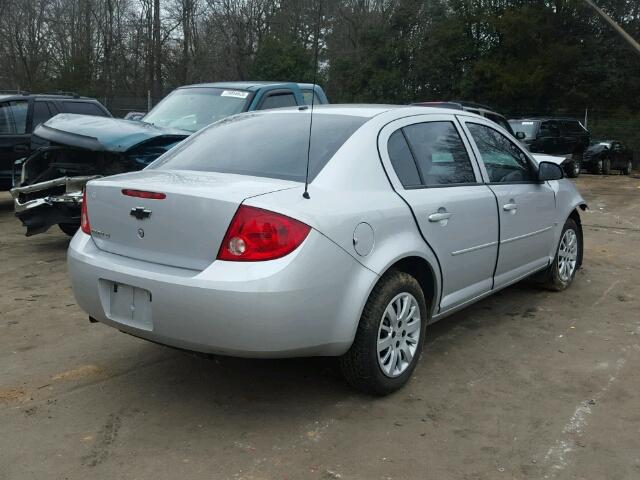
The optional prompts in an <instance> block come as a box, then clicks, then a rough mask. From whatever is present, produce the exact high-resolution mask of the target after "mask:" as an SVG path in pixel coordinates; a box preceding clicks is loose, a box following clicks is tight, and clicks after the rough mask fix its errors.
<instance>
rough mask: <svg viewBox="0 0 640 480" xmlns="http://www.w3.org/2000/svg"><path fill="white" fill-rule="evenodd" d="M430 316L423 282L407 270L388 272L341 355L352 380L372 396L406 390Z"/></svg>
mask: <svg viewBox="0 0 640 480" xmlns="http://www.w3.org/2000/svg"><path fill="white" fill-rule="evenodd" d="M405 300H406V301H405ZM427 318H428V317H427V305H426V302H425V299H424V294H423V292H422V289H421V288H420V284H419V283H418V281H417V280H416V279H415V278H414V277H412V276H411V275H409V274H408V273H405V272H398V271H394V270H392V271H390V272H387V273H386V274H385V275H384V276H383V277H382V278H381V279H380V280H379V281H378V284H377V285H376V286H375V287H374V289H373V291H372V292H371V295H370V296H369V299H368V300H367V303H366V305H365V307H364V310H363V312H362V316H361V317H360V323H359V324H358V330H357V332H356V337H355V339H354V341H353V344H352V345H351V348H350V349H349V351H348V352H347V353H345V354H344V355H343V356H342V357H340V368H341V370H342V374H343V375H344V377H345V379H346V380H347V382H348V383H349V384H350V385H351V386H352V387H354V388H356V389H358V390H360V391H362V392H365V393H369V394H373V395H388V394H389V393H392V392H394V391H396V390H398V389H399V388H401V387H402V386H403V385H404V384H405V383H407V381H408V380H409V378H410V377H411V374H412V373H413V371H414V369H415V368H416V365H417V363H418V359H419V358H420V352H421V350H422V345H423V343H424V337H425V329H426V324H427Z"/></svg>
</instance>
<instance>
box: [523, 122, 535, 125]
mask: <svg viewBox="0 0 640 480" xmlns="http://www.w3.org/2000/svg"><path fill="white" fill-rule="evenodd" d="M522 125H533V122H522Z"/></svg>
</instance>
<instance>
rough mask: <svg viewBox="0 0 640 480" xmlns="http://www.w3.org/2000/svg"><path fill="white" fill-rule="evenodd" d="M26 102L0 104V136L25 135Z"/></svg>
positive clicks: (27, 104) (27, 105)
mask: <svg viewBox="0 0 640 480" xmlns="http://www.w3.org/2000/svg"><path fill="white" fill-rule="evenodd" d="M28 109H29V102H28V101H27V100H17V101H14V102H5V103H1V104H0V134H5V135H7V134H9V135H10V134H14V135H16V134H17V135H21V134H24V133H27V110H28Z"/></svg>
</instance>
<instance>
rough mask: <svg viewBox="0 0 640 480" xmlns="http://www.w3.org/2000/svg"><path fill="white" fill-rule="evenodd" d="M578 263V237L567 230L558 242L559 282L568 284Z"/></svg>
mask: <svg viewBox="0 0 640 480" xmlns="http://www.w3.org/2000/svg"><path fill="white" fill-rule="evenodd" d="M577 261H578V236H577V235H576V232H574V231H573V230H571V229H568V230H566V231H565V232H564V235H563V236H562V240H560V248H559V249H558V274H559V276H560V280H562V281H563V282H565V283H566V282H568V281H569V280H571V276H572V275H573V272H574V271H575V269H576V264H577Z"/></svg>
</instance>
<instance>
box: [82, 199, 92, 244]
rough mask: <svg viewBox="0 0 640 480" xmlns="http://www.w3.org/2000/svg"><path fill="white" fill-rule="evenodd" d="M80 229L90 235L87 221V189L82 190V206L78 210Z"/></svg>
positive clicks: (89, 226)
mask: <svg viewBox="0 0 640 480" xmlns="http://www.w3.org/2000/svg"><path fill="white" fill-rule="evenodd" d="M80 229H81V230H82V231H83V232H84V233H86V234H87V235H91V224H90V223H89V213H88V212H87V189H86V188H85V189H84V192H82V207H81V210H80Z"/></svg>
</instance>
